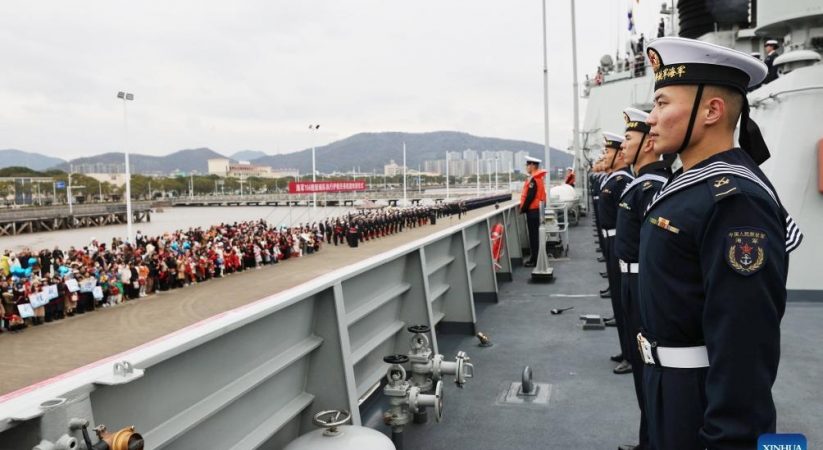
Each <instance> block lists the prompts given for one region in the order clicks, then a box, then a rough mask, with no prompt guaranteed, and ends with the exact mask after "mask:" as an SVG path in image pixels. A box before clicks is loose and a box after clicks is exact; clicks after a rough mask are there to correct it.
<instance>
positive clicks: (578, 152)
mask: <svg viewBox="0 0 823 450" xmlns="http://www.w3.org/2000/svg"><path fill="white" fill-rule="evenodd" d="M571 13H572V77H574V80H573V81H572V88H573V89H574V97H572V99H573V100H574V110H573V111H574V135H573V137H572V147H573V149H572V150H573V151H574V164H572V166H573V170H574V173H575V174H578V173H580V163H581V162H582V161H583V154H582V151H583V150H582V149H581V148H580V92H579V90H578V89H579V88H578V87H577V25H576V20H577V19H576V18H575V10H574V0H571ZM585 180H586V177H581V178H580V181H581V183H580V186H582V185H583V183H584V182H585ZM583 192H585V190H584V191H583Z"/></svg>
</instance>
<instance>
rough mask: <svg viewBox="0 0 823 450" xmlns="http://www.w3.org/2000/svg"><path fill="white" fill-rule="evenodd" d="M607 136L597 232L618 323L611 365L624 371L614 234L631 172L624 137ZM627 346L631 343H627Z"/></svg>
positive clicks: (624, 346) (626, 365) (626, 367)
mask: <svg viewBox="0 0 823 450" xmlns="http://www.w3.org/2000/svg"><path fill="white" fill-rule="evenodd" d="M603 136H604V137H605V139H606V164H607V167H609V168H610V169H611V173H610V174H609V176H608V177H607V178H606V179H605V180H604V181H603V188H602V189H600V194H598V195H599V196H600V199H599V200H598V203H597V204H598V213H599V218H600V227H601V228H600V234H601V236H602V238H603V241H602V242H603V245H604V248H603V253H604V255H605V257H606V272H607V273H608V278H609V291H610V292H611V302H612V310H613V311H614V319H613V320H614V325H616V326H617V336H618V341H619V342H620V354H619V355H615V356H613V357H612V360H614V361H615V362H618V363H619V365H618V366H617V367H615V368H614V373H616V374H624V373H629V372H631V370H632V367H631V364H630V363H629V362H628V360H627V359H626V358H627V356H628V354H629V353H628V348H627V340H626V334H625V329H624V325H625V320H624V318H623V306H622V304H621V303H620V264H619V263H618V260H617V255H616V254H615V252H614V242H615V236H617V232H618V230H617V210H618V204H619V203H620V194H622V193H623V190H624V189H625V188H626V185H627V184H629V182H630V181H631V180H633V179H634V175H632V173H631V169H630V168H629V165H628V164H627V163H626V161H625V160H624V159H623V155H622V154H621V153H620V146H621V144H622V143H623V136H622V135H619V134H615V133H608V132H604V133H603ZM628 345H630V343H629V344H628Z"/></svg>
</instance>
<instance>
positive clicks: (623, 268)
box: [620, 259, 640, 273]
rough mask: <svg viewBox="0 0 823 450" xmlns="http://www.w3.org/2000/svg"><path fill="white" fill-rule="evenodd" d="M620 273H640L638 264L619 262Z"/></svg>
mask: <svg viewBox="0 0 823 450" xmlns="http://www.w3.org/2000/svg"><path fill="white" fill-rule="evenodd" d="M620 272H622V273H640V263H627V262H626V261H623V260H622V259H621V260H620Z"/></svg>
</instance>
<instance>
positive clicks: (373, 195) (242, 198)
mask: <svg viewBox="0 0 823 450" xmlns="http://www.w3.org/2000/svg"><path fill="white" fill-rule="evenodd" d="M472 194H473V192H472ZM402 200H403V192H402V191H401V192H365V193H364V192H340V193H328V194H317V206H356V205H357V204H358V202H369V201H372V202H374V201H381V202H385V203H386V204H388V205H390V206H397V205H398V203H399V202H400V201H402ZM407 200H408V201H409V203H411V204H412V205H419V204H420V202H421V201H423V200H432V201H434V202H435V203H442V202H443V201H445V200H446V196H445V195H444V194H443V193H442V192H437V193H429V194H427V193H425V192H423V193H418V192H409V193H408V195H407ZM170 203H171V206H311V205H312V194H253V195H197V196H190V197H177V198H173V199H171V200H170Z"/></svg>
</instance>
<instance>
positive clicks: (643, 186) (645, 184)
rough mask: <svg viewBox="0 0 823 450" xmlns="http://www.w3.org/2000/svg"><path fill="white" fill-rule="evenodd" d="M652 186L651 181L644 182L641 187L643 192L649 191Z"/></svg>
mask: <svg viewBox="0 0 823 450" xmlns="http://www.w3.org/2000/svg"><path fill="white" fill-rule="evenodd" d="M652 186H654V183H652V182H651V181H644V182H643V185H642V186H641V187H642V188H643V190H644V191H645V190H647V189H650V188H651V187H652Z"/></svg>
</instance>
